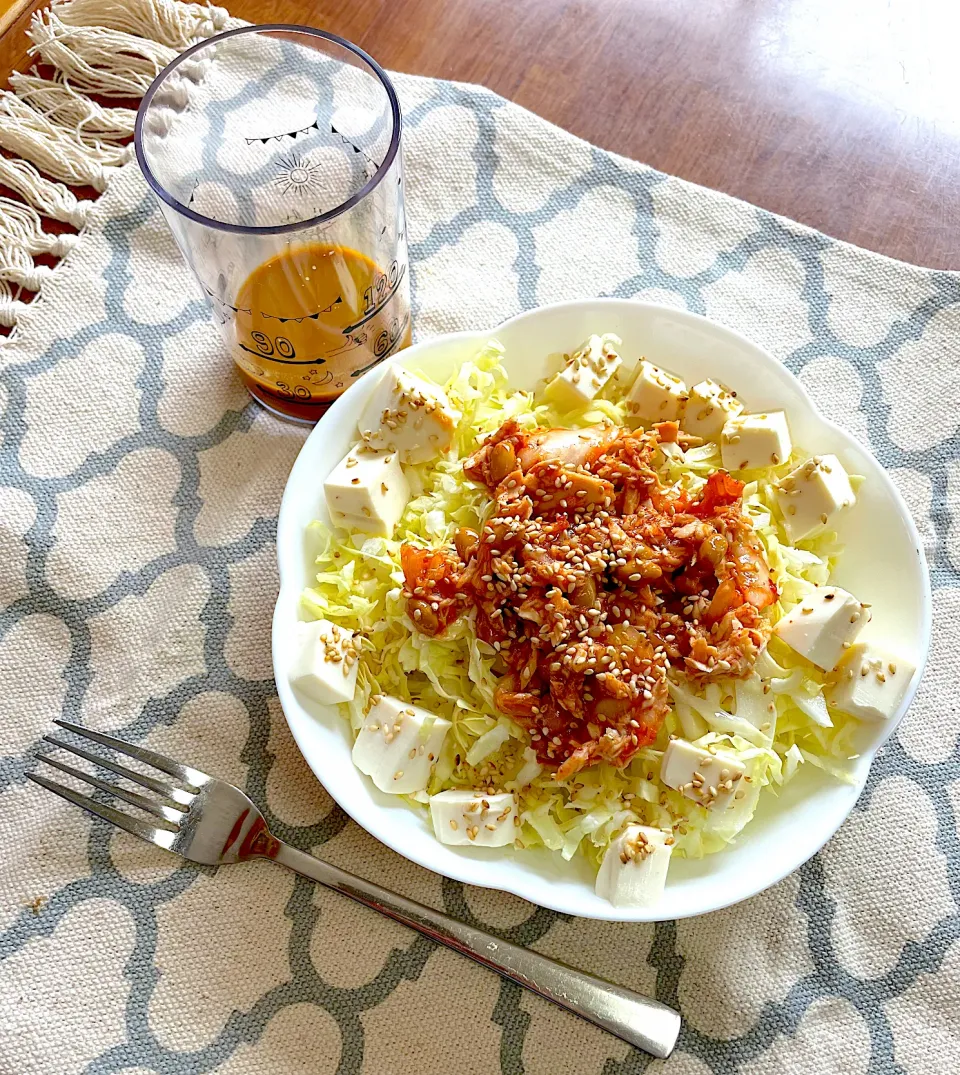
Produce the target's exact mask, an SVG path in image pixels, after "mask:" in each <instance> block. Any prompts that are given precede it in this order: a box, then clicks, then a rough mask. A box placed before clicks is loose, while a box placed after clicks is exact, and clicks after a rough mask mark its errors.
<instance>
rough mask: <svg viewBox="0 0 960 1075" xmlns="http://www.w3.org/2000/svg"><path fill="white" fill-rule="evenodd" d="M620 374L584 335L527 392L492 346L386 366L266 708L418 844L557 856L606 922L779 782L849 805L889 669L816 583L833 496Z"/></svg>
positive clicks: (751, 429)
mask: <svg viewBox="0 0 960 1075" xmlns="http://www.w3.org/2000/svg"><path fill="white" fill-rule="evenodd" d="M621 351H622V345H621V341H620V340H619V339H618V338H617V337H616V336H613V335H611V334H609V333H608V334H606V335H599V336H591V337H590V338H589V339H588V340H587V341H585V342H584V343H583V344H582V345H581V346H580V347H578V348H577V349H576V350H575V351H574V352H572V353H571V354H568V355H563V356H557V365H558V366H559V369H558V372H557V373H556V376H554V377H553V378H552V379H549V380H548V381H546V382H545V383H544V384H543V385H542V386H541V387H540V388H539V389H538V391H536V392H535V393H530V392H525V391H519V390H513V389H511V387H510V386H509V382H508V379H507V376H506V373H505V371H504V368H503V365H502V349H501V348H500V346H499V345H498V344H497V343H495V342H491V343H489V344H487V345H486V346H484V347H483V348H482V349H481V350H480V352H479V353H478V354H477V355H476V356H475V357H474V358H473V359H472V361H470V362H467V363H465V364H462V365H461V366H460V367H459V368H458V369H457V371H456V372H455V373H454V375H453V376H452V377H451V378H450V379H449V380H448V381H447V382H446V383H445V384H442V385H441V384H437V383H434V382H433V381H431V380H430V379H428V378H426V377H424V376H420V375H418V374H415V373H412V372H411V371H409V370H407V369H405V368H404V367H402V366H400V365H398V364H391V365H389V366H387V367H386V369H385V370H384V371H383V373H382V375H381V377H380V380H379V382H378V383H377V385H376V386H375V387H374V388H373V390H372V391H371V393H370V395H369V397H368V400H367V402H366V404H365V406H364V409H363V412H362V415H361V418H360V421H359V424H358V431H357V443H356V445H355V446H354V447H353V448H352V449H351V450H350V452H349V453H348V454H347V456H346V457H345V458H344V459H343V460H342V461H341V462H340V463H339V464H338V465H337V466H336V467H335V468H334V470H333V471H332V473H331V474H330V475H329V476H328V477H327V478H326V480H325V482H324V492H325V496H326V501H327V506H328V509H329V515H330V520H331V525H328V524H326V523H325V522H321V521H319V520H318V521H316V522H314V523H312V524H311V529H312V530H313V531H314V533H313V534H312V537H313V539H314V540H315V541H316V542H317V544H318V547H319V549H320V551H319V555H318V556H317V561H316V577H315V581H314V584H313V585H312V586H311V587H309V588H308V589H307V590H306V591H305V592H304V593H303V595H302V599H301V609H302V612H301V614H302V616H303V617H304V618H303V621H302V622H301V623H299V624H298V633H297V638H296V645H297V653H296V655H295V660H294V661H293V664H292V671H291V683H292V685H293V687H294V689H295V690H296V691H298V692H299V693H300V694H301V695H302V696H303V697H306V698H309V699H312V700H313V701H314V702H317V703H319V704H321V705H338V706H339V708H340V711H341V713H342V714H343V717H344V718H345V719H346V720H348V721H349V723H350V727H351V730H352V736H353V741H354V745H353V753H352V757H353V762H354V764H355V765H356V766H357V768H358V769H359V770H360V771H361V772H362V773H364V774H366V775H367V776H368V777H369V778H370V779H371V780H372V781H373V783H374V784H375V785H376V787H377V788H379V789H380V791H382V792H386V793H388V794H392V795H395V796H397V797H398V799H402V800H404V801H405V802H406V803H407V804H409V805H410V806H411V807H413V808H415V809H418V810H423V811H424V812H425V814H426V815H427V816H428V817H429V823H430V824H431V825H432V827H433V830H434V833H435V835H436V838H437V839H438V840H440V841H442V842H443V843H445V844H453V845H462V846H464V847H469V848H474V847H483V848H500V849H504V850H503V851H501V853H512V850H509V851H508V850H506V849H517V850H518V851H522V850H523V849H525V848H530V847H540V846H545V847H547V848H549V849H551V850H552V851H555V852H557V853H559V854H560V855H562V856H563V857H564V858H565V859H570V858H572V857H573V856H574V855H578V854H579V855H584V856H586V858H587V859H588V860H589V861H590V862H591V863H592V864H593V866H594V867H595V869H596V870H597V882H596V884H597V892H598V893H599V894H600V895H601V896H602V897H604V898H606V899H609V900H610V901H611V902H612V903H614V904H616V905H621V906H622V905H646V904H650V903H653V902H655V901H657V900H658V899H659V898H660V896H661V895H662V893H663V890H664V886H665V882H666V876H667V871H668V867H669V864H670V861H671V857H672V856H673V855H677V856H684V857H700V856H703V855H708V854H713V853H715V852H718V851H722V850H723V849H724V848H725V847H726V846H727V845H728V844H730V843H731V841H733V840H735V839H737V838H738V837H739V835H740V834H741V832H742V831H743V829H744V828H745V827H746V826H747V825H748V824H749V823H750V821H751V819H752V818H753V816H754V813H755V811H756V809H757V804H758V802H759V801H760V798H761V796H763V795H773V794H776V793H777V792H778V790H779V789H780V788H781V787H782V786H783V785H784V784H785V783H787V782H788V781H789V780H791V779H792V778H793V777H794V776H795V774H796V773H797V771H798V769H799V768H800V767H801V766H804V765H809V766H816V767H818V768H820V769H823V770H826V771H827V772H828V773H830V774H832V775H833V776H834V777H836V778H837V779H839V780H844V779H849V775H848V765H849V762H850V761H851V760H852V759H853V758H855V757H856V756H857V755H858V743H859V742H860V741H861V736H862V733H863V732H864V730H865V729H869V727H870V726H871V725H874V726H875V725H876V724H878V723H882V722H884V721H886V720H888V719H890V717H892V715H893V714H894V713H895V712H896V711H897V708H898V707H899V705H900V703H901V701H902V700H903V698H904V697H905V695H906V693H907V690H908V687H909V684H910V681H911V678H912V676H913V673H914V668H913V667H912V666H911V665H910V664H909V662H907V661H905V660H903V659H902V658H899V657H898V656H897V655H895V654H892V653H889V652H887V651H885V650H883V649H880V648H878V647H877V646H876V645H874V644H873V643H870V642H864V641H859V640H858V636H859V635H860V632H861V630H862V628H863V627H864V626H865V624H866V623H867V622H868V621H869V619H870V615H871V613H870V609H869V606H868V605H867V604H865V603H863V602H861V601H860V600H858V599H857V598H856V597H855V596H854V595H853V594H850V593H848V592H846V591H845V590H843V589H841V588H839V587H837V586H835V585H832V584H831V574H832V571H833V569H834V567H835V565H836V562H837V560H838V558H839V557H840V556H841V555H842V552H843V550H842V547H841V545H840V544H839V542H838V539H837V534H836V524H837V522H838V520H839V519H841V518H842V517H843V515H844V513H846V512H849V511H850V509H851V508H852V507H853V505H854V504H855V502H856V488H857V485H858V483H859V479H858V478H857V477H856V476H853V475H849V474H847V472H846V470H845V469H844V467H843V465H842V463H841V461H840V460H839V459H838V458H837V457H836V456H834V455H823V456H817V455H810V454H809V453H808V452H806V451H803V450H801V449H800V448H798V447H797V446H795V445H794V444H793V443H792V440H791V434H790V424H789V420H788V416H787V415H786V414H785V413H784V412H783V411H769V412H762V413H751V412H749V411H748V410H747V409H746V408H745V406H744V402H743V401H742V400H741V399H740V398H739V396H738V395H737V393H736V392H735V391H732V390H731V389H730V388H727V387H724V386H722V385H719V384H716V383H714V382H713V381H710V380H704V381H702V382H700V383H699V384H695V385H693V386H692V387H688V386H687V385H686V384H684V382H683V381H682V380H681V379H680V378H679V377H676V376H674V375H673V374H672V373H670V372H668V371H666V370H663V369H660V368H658V367H657V366H655V365H653V364H652V363H650V362H648V361H647V360H646V359H640V360H639V362H638V363H635V365H634V369H633V370H632V371H631V375H630V377H629V378H628V377H626V376H625V370H626V368H627V363H626V362H625V360H624V356H623V355H622V354H621ZM488 853H489V852H488Z"/></svg>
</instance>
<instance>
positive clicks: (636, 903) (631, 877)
mask: <svg viewBox="0 0 960 1075" xmlns="http://www.w3.org/2000/svg"><path fill="white" fill-rule="evenodd" d="M667 841H669V843H668V842H667ZM672 851H673V835H672V834H671V833H669V832H664V831H663V830H662V829H651V828H648V827H647V826H646V825H628V826H627V828H626V829H624V831H623V832H622V833H621V834H620V835H619V836H618V837H617V838H616V839H615V840H613V842H612V843H611V844H610V846H609V847H608V848H607V851H606V854H605V855H604V856H603V862H601V863H600V871H599V873H598V874H597V895H598V896H600V897H601V899H605V900H609V901H610V902H611V903H612V904H613V905H614V907H649V906H650V905H651V904H653V903H656V902H657V900H659V899H660V897H661V896H662V895H663V889H664V886H665V885H666V883H667V868H668V867H669V865H670V854H671V852H672Z"/></svg>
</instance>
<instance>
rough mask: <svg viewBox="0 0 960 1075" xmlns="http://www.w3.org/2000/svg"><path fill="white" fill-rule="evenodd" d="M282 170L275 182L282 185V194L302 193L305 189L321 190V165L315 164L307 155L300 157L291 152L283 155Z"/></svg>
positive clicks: (280, 162) (281, 159)
mask: <svg viewBox="0 0 960 1075" xmlns="http://www.w3.org/2000/svg"><path fill="white" fill-rule="evenodd" d="M279 164H280V172H279V174H278V175H277V176H276V177H275V179H274V182H275V183H276V184H277V186H279V187H280V193H281V194H289V193H290V191H293V192H294V193H295V194H302V193H303V192H304V191H308V190H309V191H315V190H319V189H320V188H321V186H322V185H323V184H322V183H321V181H320V171H321V168H320V165H319V164H313V163H311V161H310V160H308V159H307V158H306V157H300V156H298V155H297V154H296V153H290V154H288V155H287V156H286V157H281V158H280V161H279Z"/></svg>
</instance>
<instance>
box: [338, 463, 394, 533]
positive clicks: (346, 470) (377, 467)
mask: <svg viewBox="0 0 960 1075" xmlns="http://www.w3.org/2000/svg"><path fill="white" fill-rule="evenodd" d="M323 491H324V494H325V495H326V498H327V508H328V510H329V511H330V518H331V519H332V520H333V522H334V523H335V524H336V525H337V526H342V527H344V528H345V529H347V530H364V531H366V532H367V533H368V534H379V535H380V536H381V537H392V536H393V531H394V528H395V527H396V525H397V523H398V522H399V521H400V516H401V515H403V512H404V509H405V508H406V506H407V504H408V503H409V501H410V484H409V482H408V481H407V478H406V475H405V474H404V473H403V469H402V468H401V466H400V459H399V458H398V456H397V453H396V452H371V451H367V450H366V449H363V448H361V449H357V448H354V449H353V450H352V451H351V452H349V453H348V454H347V456H346V458H344V459H342V460H341V461H340V462H339V463H338V464H337V465H336V466H335V467H334V468H333V470H332V471H331V473H330V476H329V477H328V478H327V480H326V481H325V482H324V483H323Z"/></svg>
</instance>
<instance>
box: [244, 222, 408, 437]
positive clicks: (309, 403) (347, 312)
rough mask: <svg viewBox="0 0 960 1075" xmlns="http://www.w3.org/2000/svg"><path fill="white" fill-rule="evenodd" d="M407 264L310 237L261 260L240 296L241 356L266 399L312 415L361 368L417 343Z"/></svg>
mask: <svg viewBox="0 0 960 1075" xmlns="http://www.w3.org/2000/svg"><path fill="white" fill-rule="evenodd" d="M408 295H409V290H408V287H407V281H406V280H405V279H404V267H402V266H398V264H397V262H395V261H394V262H392V263H391V264H390V265H389V266H388V267H387V268H386V269H382V268H380V266H378V265H377V264H376V263H375V262H373V261H372V260H371V259H370V258H368V257H367V256H366V255H365V254H361V253H360V252H359V251H357V250H351V249H349V248H348V247H342V246H331V245H326V244H322V243H310V244H306V245H303V246H294V247H290V248H289V249H288V250H285V251H283V252H282V253H280V254H277V255H276V256H274V257H272V258H270V259H269V260H268V261H265V262H264V263H263V264H262V265H259V266H258V267H257V268H256V269H254V271H253V272H252V273H251V274H250V276H249V277H248V278H247V280H246V282H245V283H244V285H243V287H242V288H241V289H240V292H239V294H238V296H237V299H236V305H237V311H236V318H235V325H236V333H237V337H236V347H235V349H234V357H235V360H236V363H237V368H238V370H239V373H240V377H241V378H242V380H243V382H244V384H246V386H247V388H248V389H249V390H250V392H251V394H252V395H253V396H254V397H255V398H256V399H258V400H260V402H261V403H263V404H265V406H267V407H268V408H270V409H271V410H273V411H276V412H278V413H280V414H282V415H285V416H286V417H289V418H295V419H297V420H299V421H306V422H315V421H316V420H317V419H318V418H319V417H320V416H321V415H322V414H323V412H324V411H325V410H326V409H327V407H329V405H330V404H331V403H332V402H333V400H334V399H336V397H337V396H339V395H340V394H341V393H342V392H344V391H346V389H347V388H349V387H350V385H351V384H353V382H354V381H355V380H356V378H357V377H359V376H360V375H361V374H362V373H365V372H366V371H367V370H368V369H370V368H371V367H372V366H375V365H376V364H377V363H378V362H380V361H382V360H383V359H384V358H386V357H387V356H388V355H390V354H393V352H394V351H397V350H399V349H400V348H402V347H407V346H409V344H410V339H411V335H410V306H409V299H408Z"/></svg>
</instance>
